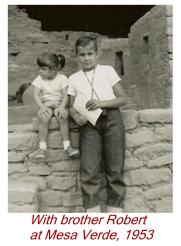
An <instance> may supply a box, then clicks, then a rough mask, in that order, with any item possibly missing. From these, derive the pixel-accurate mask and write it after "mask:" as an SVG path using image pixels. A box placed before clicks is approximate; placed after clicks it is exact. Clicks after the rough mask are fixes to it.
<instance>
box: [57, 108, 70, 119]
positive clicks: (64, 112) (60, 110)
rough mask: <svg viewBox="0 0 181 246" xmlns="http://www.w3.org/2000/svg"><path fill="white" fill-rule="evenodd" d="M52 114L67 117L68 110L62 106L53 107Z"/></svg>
mask: <svg viewBox="0 0 181 246" xmlns="http://www.w3.org/2000/svg"><path fill="white" fill-rule="evenodd" d="M54 114H55V116H56V117H57V118H62V119H67V117H68V110H67V109H65V108H62V107H58V108H56V109H55V111H54Z"/></svg>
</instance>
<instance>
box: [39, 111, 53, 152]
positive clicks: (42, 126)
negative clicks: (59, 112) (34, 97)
mask: <svg viewBox="0 0 181 246" xmlns="http://www.w3.org/2000/svg"><path fill="white" fill-rule="evenodd" d="M52 114H53V112H52V110H51V109H50V108H49V109H48V113H47V114H46V115H45V114H42V113H41V111H39V112H38V119H39V148H40V149H43V150H47V137H48V124H49V121H50V119H51V117H52Z"/></svg>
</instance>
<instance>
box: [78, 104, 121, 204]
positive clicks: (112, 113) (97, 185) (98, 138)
mask: <svg viewBox="0 0 181 246" xmlns="http://www.w3.org/2000/svg"><path fill="white" fill-rule="evenodd" d="M80 150H81V172H80V178H81V185H82V192H83V202H84V207H85V208H92V207H95V206H97V205H98V204H100V200H99V192H100V189H101V160H102V156H104V161H105V175H106V180H107V187H106V189H107V205H108V206H113V207H123V204H124V195H125V185H124V182H123V168H124V152H125V137H124V126H123V122H122V118H121V114H120V111H119V109H107V110H106V115H101V116H100V117H99V119H98V121H97V123H96V126H93V125H92V124H90V123H87V124H85V125H84V126H82V127H81V129H80Z"/></svg>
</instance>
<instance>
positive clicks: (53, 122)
mask: <svg viewBox="0 0 181 246" xmlns="http://www.w3.org/2000/svg"><path fill="white" fill-rule="evenodd" d="M32 124H33V130H34V131H38V129H39V123H38V118H37V117H36V118H33V120H32ZM48 129H50V130H59V124H58V122H57V120H56V118H55V117H52V119H51V120H50V122H49V125H48Z"/></svg>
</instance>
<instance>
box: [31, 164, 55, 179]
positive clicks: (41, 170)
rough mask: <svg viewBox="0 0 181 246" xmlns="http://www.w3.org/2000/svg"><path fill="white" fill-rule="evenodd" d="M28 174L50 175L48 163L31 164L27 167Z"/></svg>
mask: <svg viewBox="0 0 181 246" xmlns="http://www.w3.org/2000/svg"><path fill="white" fill-rule="evenodd" d="M29 174H30V175H40V176H43V175H50V174H51V168H50V167H49V166H48V165H31V166H30V167H29Z"/></svg>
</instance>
